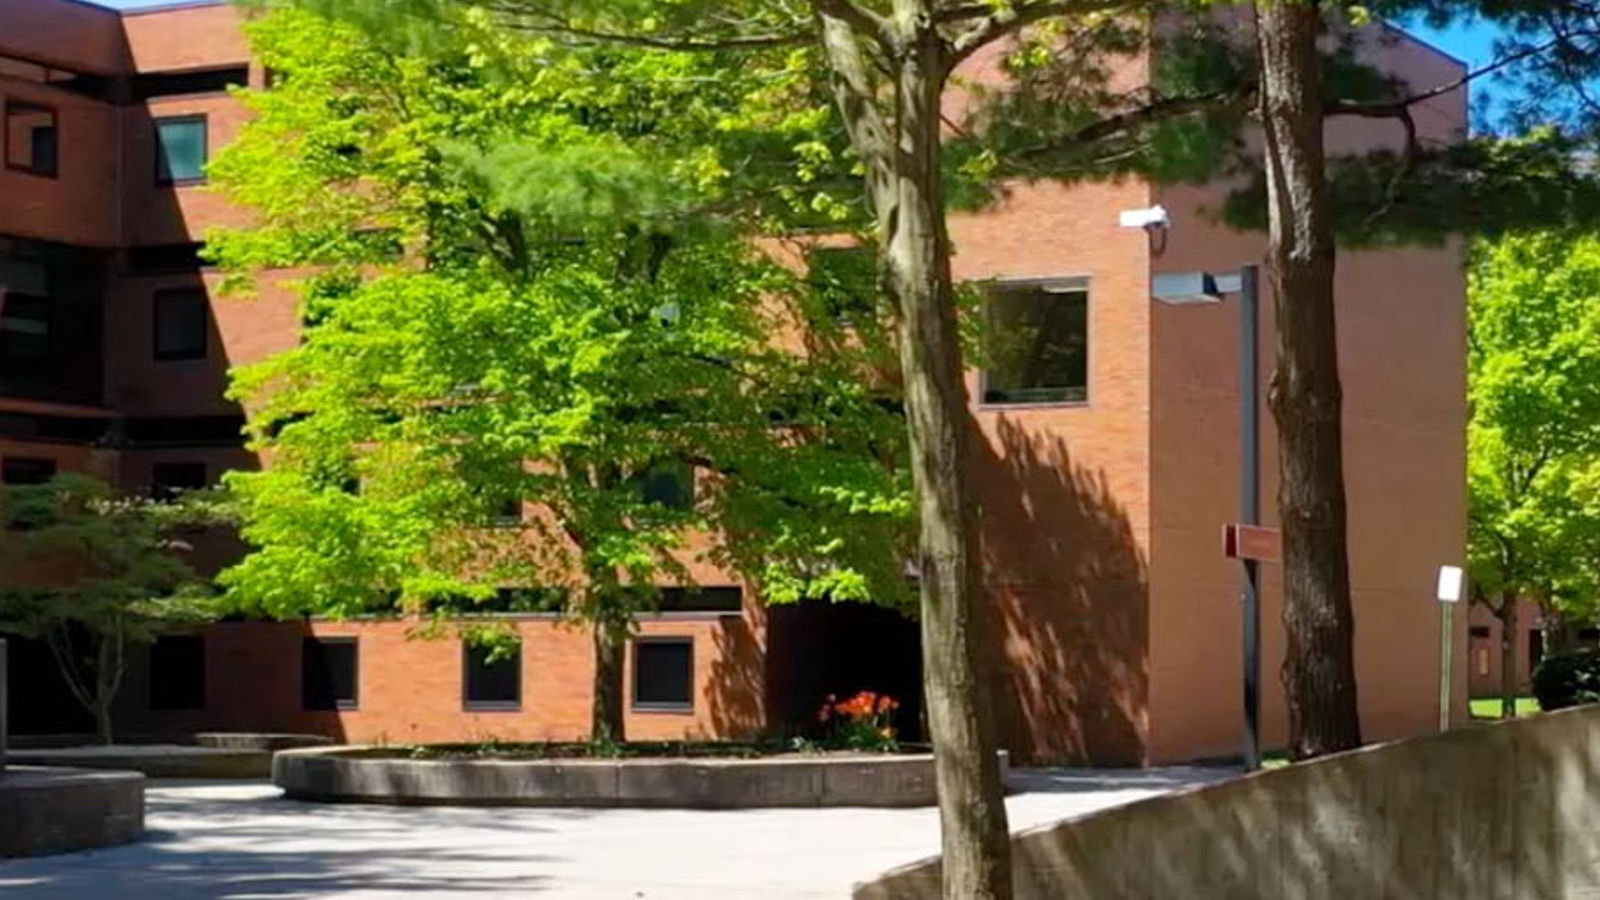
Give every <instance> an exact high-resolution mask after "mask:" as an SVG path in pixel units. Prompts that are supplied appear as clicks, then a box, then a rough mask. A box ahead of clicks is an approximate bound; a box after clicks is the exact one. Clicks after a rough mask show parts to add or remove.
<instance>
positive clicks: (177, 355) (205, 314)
mask: <svg viewBox="0 0 1600 900" xmlns="http://www.w3.org/2000/svg"><path fill="white" fill-rule="evenodd" d="M187 296H198V297H199V300H200V344H199V350H198V351H197V352H183V351H166V352H163V351H162V349H161V319H162V316H161V301H162V299H163V298H170V297H187ZM210 331H211V303H210V297H209V296H208V295H207V294H206V290H205V288H203V287H164V288H157V289H155V290H154V291H152V292H151V294H150V358H151V359H152V360H154V361H155V362H195V361H203V360H205V359H206V357H207V356H209V355H210V353H211V335H210V333H209V332H210Z"/></svg>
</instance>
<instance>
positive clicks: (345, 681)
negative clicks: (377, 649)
mask: <svg viewBox="0 0 1600 900" xmlns="http://www.w3.org/2000/svg"><path fill="white" fill-rule="evenodd" d="M358 657H359V654H358V652H357V644H356V639H355V638H306V639H305V640H304V641H303V642H302V643H301V649H300V705H301V706H302V707H303V708H305V709H308V710H328V709H355V708H356V691H357V688H358V674H357V668H358V666H357V660H358Z"/></svg>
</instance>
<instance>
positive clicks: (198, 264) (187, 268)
mask: <svg viewBox="0 0 1600 900" xmlns="http://www.w3.org/2000/svg"><path fill="white" fill-rule="evenodd" d="M204 248H205V244H198V243H196V244H151V245H148V246H145V247H130V248H128V255H127V257H126V263H125V267H126V271H127V273H128V274H129V275H163V274H168V273H173V272H198V271H200V269H202V268H204V267H205V266H206V265H208V263H207V262H206V261H205V260H203V259H201V258H200V251H201V250H203V249H204Z"/></svg>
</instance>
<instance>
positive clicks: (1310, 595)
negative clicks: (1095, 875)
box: [1256, 0, 1361, 759]
mask: <svg viewBox="0 0 1600 900" xmlns="http://www.w3.org/2000/svg"><path fill="white" fill-rule="evenodd" d="M1321 28H1322V18H1321V14H1320V10H1319V8H1318V6H1317V5H1316V4H1315V3H1314V2H1310V0H1267V2H1262V3H1259V4H1258V5H1257V6H1256V41H1257V45H1258V48H1259V51H1260V57H1261V119H1262V128H1263V131H1264V134H1265V138H1266V171H1267V200H1268V246H1267V261H1268V266H1267V269H1268V279H1269V283H1270V285H1271V287H1272V292H1273V298H1274V302H1275V303H1276V310H1277V324H1278V341H1277V365H1276V369H1275V371H1274V373H1273V378H1272V389H1271V395H1270V402H1271V406H1272V414H1273V418H1274V419H1275V421H1276V423H1277V429H1278V476H1279V481H1278V516H1279V521H1280V524H1281V527H1282V529H1283V621H1284V628H1285V630H1286V632H1287V637H1288V648H1287V656H1286V658H1285V661H1284V667H1283V685H1284V691H1285V695H1286V700H1287V703H1288V707H1289V753H1290V755H1291V756H1292V757H1294V758H1296V759H1304V758H1306V757H1311V756H1318V755H1320V754H1324V753H1332V752H1335V751H1338V750H1346V749H1349V748H1352V747H1357V746H1360V744H1361V724H1360V718H1359V713H1358V711H1357V703H1356V679H1355V664H1354V647H1353V644H1354V633H1355V622H1354V616H1353V614H1352V612H1351V606H1350V572H1349V559H1348V552H1347V550H1346V546H1345V540H1346V536H1345V496H1344V471H1343V470H1344V462H1343V447H1342V444H1341V436H1340V402H1341V391H1340V386H1339V358H1338V341H1337V334H1336V329H1335V321H1334V302H1333V274H1334V246H1333V235H1332V230H1331V228H1330V225H1329V217H1328V209H1327V203H1326V199H1325V196H1324V194H1325V191H1324V188H1325V172H1324V169H1323V146H1322V97H1321V71H1320V69H1321V63H1320V60H1319V58H1318V55H1317V36H1318V34H1319V33H1320V32H1321Z"/></svg>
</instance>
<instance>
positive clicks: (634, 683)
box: [628, 634, 695, 714]
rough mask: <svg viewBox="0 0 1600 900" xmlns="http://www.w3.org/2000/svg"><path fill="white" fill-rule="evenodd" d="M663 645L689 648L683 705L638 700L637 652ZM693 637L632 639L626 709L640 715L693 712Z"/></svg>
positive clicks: (650, 636)
mask: <svg viewBox="0 0 1600 900" xmlns="http://www.w3.org/2000/svg"><path fill="white" fill-rule="evenodd" d="M665 644H681V645H684V646H687V647H688V648H689V692H688V693H689V699H688V701H687V702H685V703H676V702H666V701H660V700H646V701H641V700H640V699H639V651H640V650H641V649H642V648H643V647H645V646H659V645H665ZM694 644H695V641H694V635H689V634H674V635H649V636H644V635H641V636H639V637H636V638H634V639H633V653H632V656H633V660H632V662H633V671H632V677H631V678H629V679H628V708H629V709H630V710H632V711H633V712H641V713H676V714H690V713H693V712H694V693H695V691H694V689H695V678H694Z"/></svg>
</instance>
